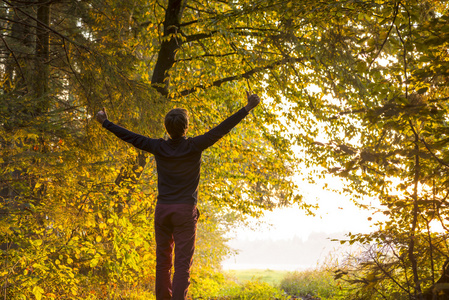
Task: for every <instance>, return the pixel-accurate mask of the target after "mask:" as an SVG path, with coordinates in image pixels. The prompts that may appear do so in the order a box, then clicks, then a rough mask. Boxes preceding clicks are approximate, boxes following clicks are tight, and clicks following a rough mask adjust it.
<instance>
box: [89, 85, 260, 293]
mask: <svg viewBox="0 0 449 300" xmlns="http://www.w3.org/2000/svg"><path fill="white" fill-rule="evenodd" d="M246 94H247V101H248V103H247V104H246V106H245V107H243V108H241V109H240V110H239V111H238V112H236V113H234V114H233V115H232V116H230V117H228V118H227V119H226V120H224V121H223V122H222V123H220V124H219V125H218V126H216V127H215V128H213V129H211V130H209V131H208V132H206V133H205V134H203V135H199V136H196V137H193V138H187V137H186V133H187V129H188V127H189V115H188V112H187V111H186V110H185V109H182V108H175V109H172V110H171V111H170V112H168V113H167V115H166V116H165V129H166V130H167V132H168V134H169V135H170V138H169V139H168V140H164V139H152V138H148V137H145V136H142V135H139V134H136V133H134V132H131V131H129V130H126V129H125V128H123V127H120V126H118V125H115V124H114V123H112V122H110V121H109V120H108V117H107V114H106V111H105V109H104V108H103V110H101V111H99V112H98V113H97V116H96V119H97V121H98V122H100V123H101V124H102V125H103V127H104V128H106V129H107V130H109V131H111V132H112V133H114V134H115V135H116V136H117V137H119V138H120V139H122V140H123V141H125V142H127V143H131V144H132V145H134V146H135V147H136V148H139V149H142V150H144V151H147V152H149V153H152V154H153V155H154V157H155V159H156V166H157V174H158V197H157V203H156V209H155V213H154V228H155V236H156V299H157V300H170V299H173V300H178V299H186V295H187V290H188V287H189V285H190V267H191V265H192V257H193V252H194V249H195V238H196V224H197V221H198V217H199V212H198V209H197V207H196V204H197V200H198V184H199V181H200V166H201V154H202V152H203V151H204V150H205V149H207V148H208V147H210V146H212V145H213V144H215V143H216V142H217V141H218V140H219V139H220V138H222V137H223V136H224V135H225V134H227V133H228V132H229V131H230V130H231V129H232V128H233V127H234V126H236V125H237V124H238V123H239V122H240V121H241V120H242V119H243V118H244V117H245V116H246V115H248V112H249V111H250V110H251V109H253V108H254V107H256V106H257V105H258V104H259V102H260V98H259V96H257V95H255V94H250V93H248V92H247V93H246ZM173 246H175V251H174V252H175V273H174V276H173V281H172V280H171V278H170V277H171V267H172V253H173Z"/></svg>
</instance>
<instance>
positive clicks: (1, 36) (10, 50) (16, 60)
mask: <svg viewBox="0 0 449 300" xmlns="http://www.w3.org/2000/svg"><path fill="white" fill-rule="evenodd" d="M0 38H1V39H2V41H3V43H4V44H5V47H6V49H8V50H9V52H10V53H11V55H12V57H13V58H14V60H15V62H16V64H17V66H18V67H19V70H20V76H21V77H22V79H23V82H24V84H25V85H26V80H25V76H24V75H23V70H22V67H21V66H20V64H19V60H18V59H17V57H16V55H15V53H14V51H12V49H11V48H9V45H8V43H7V42H6V40H5V39H4V38H3V35H0Z"/></svg>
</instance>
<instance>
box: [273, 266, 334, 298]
mask: <svg viewBox="0 0 449 300" xmlns="http://www.w3.org/2000/svg"><path fill="white" fill-rule="evenodd" d="M280 288H281V289H283V290H284V291H285V292H286V293H287V294H289V295H291V296H306V295H310V296H313V297H319V298H321V299H323V300H324V299H338V296H339V295H340V294H341V287H340V283H339V282H336V281H335V280H334V278H333V273H332V271H328V270H320V269H318V270H306V271H295V272H290V273H288V274H287V275H285V276H284V278H283V279H282V280H281V283H280Z"/></svg>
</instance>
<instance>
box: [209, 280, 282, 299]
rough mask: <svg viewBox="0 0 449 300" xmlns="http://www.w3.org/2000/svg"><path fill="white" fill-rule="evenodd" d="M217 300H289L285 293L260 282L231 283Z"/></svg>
mask: <svg viewBox="0 0 449 300" xmlns="http://www.w3.org/2000/svg"><path fill="white" fill-rule="evenodd" d="M220 295H221V297H218V298H217V299H223V300H224V299H226V300H260V299H287V298H286V297H285V294H284V292H283V291H281V290H279V289H278V288H276V287H274V286H271V285H270V284H268V283H266V282H260V281H258V280H251V281H245V282H244V283H242V284H238V283H235V282H233V283H231V282H229V283H228V284H227V285H226V286H225V287H224V288H223V289H222V290H221V292H220Z"/></svg>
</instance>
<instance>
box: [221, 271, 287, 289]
mask: <svg viewBox="0 0 449 300" xmlns="http://www.w3.org/2000/svg"><path fill="white" fill-rule="evenodd" d="M287 273H288V271H276V270H270V269H266V270H261V269H248V270H229V271H226V274H228V275H229V276H231V277H234V278H236V279H237V280H238V281H239V282H243V281H245V280H260V281H262V282H266V283H269V284H271V285H278V284H279V283H280V282H281V280H282V278H283V277H284V276H285V274H287Z"/></svg>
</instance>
